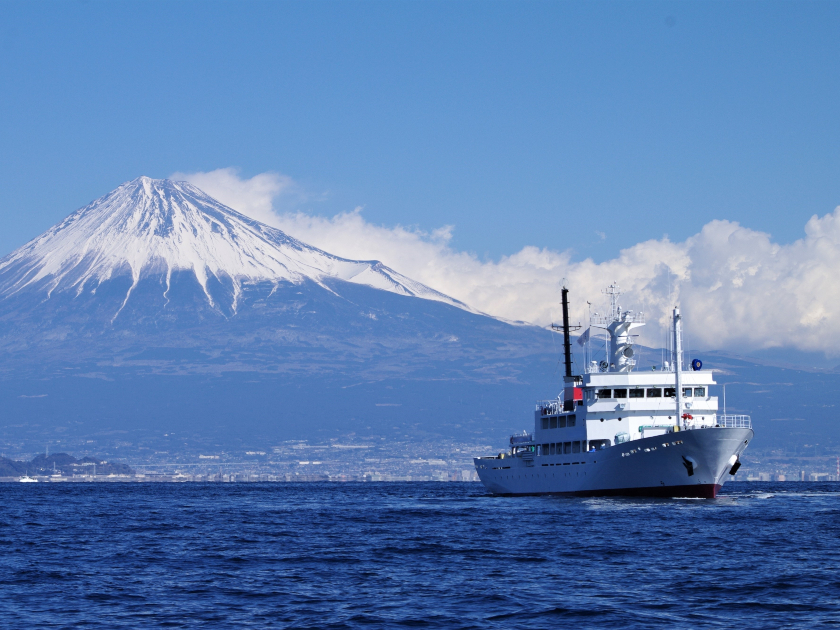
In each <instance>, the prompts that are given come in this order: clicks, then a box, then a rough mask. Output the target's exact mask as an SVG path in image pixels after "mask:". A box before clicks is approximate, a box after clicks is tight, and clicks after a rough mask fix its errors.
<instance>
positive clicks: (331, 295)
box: [0, 177, 559, 439]
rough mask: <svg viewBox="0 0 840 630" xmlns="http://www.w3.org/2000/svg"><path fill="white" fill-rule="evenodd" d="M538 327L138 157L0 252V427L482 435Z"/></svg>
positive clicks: (522, 406)
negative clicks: (356, 256)
mask: <svg viewBox="0 0 840 630" xmlns="http://www.w3.org/2000/svg"><path fill="white" fill-rule="evenodd" d="M550 335H551V333H549V332H547V331H545V330H543V329H540V328H537V327H533V326H527V325H513V324H511V323H507V322H502V321H499V320H497V319H494V318H492V317H489V316H486V315H483V314H481V313H478V312H476V311H474V310H473V309H471V308H470V307H469V306H467V305H465V304H463V303H461V302H459V301H458V300H455V299H453V298H451V297H448V296H446V295H444V294H442V293H440V292H438V291H436V290H434V289H433V288H430V287H427V286H425V285H423V284H422V283H420V282H416V281H414V280H412V279H410V278H407V277H406V276H404V275H402V274H400V273H398V272H397V271H395V270H393V269H391V268H389V267H387V266H386V265H384V264H382V263H381V262H378V261H358V260H347V259H344V258H340V257H338V256H334V255H332V254H329V253H327V252H324V251H322V250H320V249H317V248H315V247H311V246H309V245H307V244H305V243H302V242H300V241H298V240H296V239H295V238H293V237H292V236H289V235H287V234H285V233H283V232H282V231H280V230H277V229H275V228H272V227H269V226H267V225H264V224H262V223H260V222H258V221H255V220H253V219H251V218H249V217H246V216H245V215H242V214H240V213H238V212H236V211H235V210H233V209H231V208H229V207H227V206H225V205H223V204H221V203H219V202H218V201H216V200H215V199H213V198H211V197H209V196H208V195H206V194H205V193H204V192H202V191H201V190H199V189H198V188H196V187H195V186H192V185H191V184H189V183H186V182H176V181H169V180H156V179H150V178H148V177H140V178H138V179H135V180H133V181H130V182H127V183H125V184H123V185H121V186H119V187H118V188H117V189H116V190H114V191H113V192H111V193H109V194H107V195H105V196H104V197H102V198H100V199H97V200H96V201H94V202H92V203H91V204H89V205H87V206H85V207H84V208H81V209H79V210H77V211H76V212H74V213H72V214H71V215H70V216H68V217H67V218H66V219H65V220H64V221H62V222H61V223H59V224H58V225H56V226H54V227H53V228H51V229H50V230H48V231H47V232H45V233H44V234H42V235H41V236H39V237H37V238H35V239H34V240H32V241H31V242H29V243H27V244H26V245H24V246H23V247H21V248H19V249H18V250H16V251H14V252H12V253H11V254H9V255H7V256H5V257H4V258H2V259H0V356H2V361H0V438H2V437H4V436H5V438H7V439H17V438H18V437H21V436H24V435H25V436H29V437H31V438H32V439H43V436H44V435H45V434H52V433H53V432H56V431H57V432H58V433H59V434H62V433H66V434H67V435H71V434H72V435H77V436H83V435H91V434H94V433H97V434H101V433H103V432H105V433H108V432H109V431H110V432H113V431H120V432H128V433H129V434H131V433H137V432H139V433H143V432H144V431H145V432H149V431H151V432H155V431H163V430H167V431H172V430H175V429H176V428H177V429H178V430H191V431H195V432H196V433H215V434H221V433H224V434H236V435H239V436H240V437H241V436H251V437H254V436H257V435H260V436H263V437H264V438H265V439H279V438H280V437H284V436H285V437H312V436H314V435H316V434H317V435H322V434H324V432H326V434H333V433H336V432H339V433H341V432H344V433H346V432H352V431H358V430H361V431H368V432H371V431H372V432H377V431H379V432H380V433H394V432H399V433H401V434H405V435H415V434H418V435H419V434H424V435H425V434H429V435H452V436H455V435H459V436H462V435H465V434H473V435H485V434H487V433H488V431H489V432H491V433H493V434H494V435H495V434H496V432H499V431H500V432H501V433H504V432H506V431H507V430H508V428H509V427H511V426H513V427H516V426H517V425H518V424H519V422H513V423H512V418H511V416H513V417H514V418H515V417H516V416H522V415H525V416H527V415H528V412H527V409H528V408H529V407H530V403H531V402H532V400H533V399H534V398H535V397H538V396H544V395H546V394H548V395H551V394H552V393H554V392H555V391H556V390H557V388H558V387H559V372H558V371H557V369H556V364H557V355H556V353H555V351H554V349H553V344H552V340H551V339H550V338H549V337H550ZM4 421H5V422H4ZM187 427H189V429H187ZM139 433H137V434H138V435H139ZM38 436H40V437H38ZM243 439H244V438H243Z"/></svg>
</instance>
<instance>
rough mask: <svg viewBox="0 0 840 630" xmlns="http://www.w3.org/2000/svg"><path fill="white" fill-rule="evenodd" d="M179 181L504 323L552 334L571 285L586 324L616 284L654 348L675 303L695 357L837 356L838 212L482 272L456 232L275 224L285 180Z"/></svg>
mask: <svg viewBox="0 0 840 630" xmlns="http://www.w3.org/2000/svg"><path fill="white" fill-rule="evenodd" d="M181 177H182V178H185V179H187V180H188V181H191V182H193V183H194V184H196V185H197V186H199V188H202V189H203V190H205V191H206V192H207V193H208V194H210V195H212V196H214V197H216V198H218V199H219V200H220V201H222V202H223V203H226V204H227V205H230V206H231V207H233V208H235V209H237V210H239V211H240V212H243V213H245V214H249V215H251V216H253V217H254V218H256V219H259V220H262V221H265V222H266V223H270V224H271V225H274V226H276V227H279V228H280V229H282V230H284V231H286V232H287V233H289V234H290V235H292V236H294V237H295V238H298V239H300V240H302V241H304V242H306V243H309V244H311V245H314V246H316V247H319V248H321V249H323V250H325V251H328V252H331V253H333V254H336V255H339V256H343V257H346V258H353V259H364V260H370V259H376V260H381V261H382V262H383V263H385V264H386V265H388V266H389V267H392V268H394V269H396V270H397V271H399V272H400V273H403V274H405V275H407V276H409V277H411V278H414V279H415V280H418V281H420V282H423V283H424V284H427V285H429V286H431V287H433V288H435V289H437V290H439V291H442V292H443V293H446V294H448V295H450V296H452V297H454V298H457V299H459V300H462V301H464V302H466V303H467V304H469V305H471V306H472V307H474V308H476V309H478V310H481V311H484V312H486V313H489V314H492V315H495V316H498V317H503V318H506V319H512V320H524V321H530V322H534V323H537V324H541V325H546V324H549V323H550V322H551V321H552V319H553V318H557V317H558V316H559V307H558V305H557V303H558V301H559V298H560V281H561V279H562V278H566V279H567V286H568V287H569V289H570V290H571V292H572V293H571V295H572V300H573V304H572V306H573V317H574V318H575V319H576V320H582V321H585V319H586V312H585V306H586V304H585V303H586V301H587V300H589V301H591V302H592V303H593V310H598V309H599V308H600V307H601V306H602V304H603V296H602V295H601V289H603V288H604V287H606V286H607V285H608V284H610V283H611V282H613V281H615V282H618V284H619V285H620V286H621V288H622V291H623V292H624V293H625V295H626V299H624V300H623V301H622V304H623V306H625V307H626V308H632V309H635V310H644V311H645V312H646V313H647V314H648V322H649V324H648V326H647V327H646V329H647V330H645V333H644V340H645V341H646V342H647V343H652V344H657V345H658V344H661V343H662V340H663V336H664V334H665V333H664V331H665V327H666V326H667V321H668V313H669V312H670V308H671V307H672V306H673V304H675V303H678V302H679V303H680V305H681V307H682V310H683V313H684V315H685V318H686V322H687V329H688V332H689V334H690V335H691V343H692V346H694V347H700V346H704V347H710V348H737V349H755V348H769V347H776V346H788V347H794V348H798V349H800V350H807V351H815V350H816V351H824V352H826V353H827V354H828V355H840V282H838V272H840V208H838V209H836V210H835V211H834V212H833V213H831V214H828V215H825V216H823V217H817V216H814V217H812V218H811V219H810V221H808V223H807V225H806V226H805V236H804V237H803V238H802V239H800V240H798V241H795V242H794V243H791V244H789V245H779V244H777V243H773V242H772V240H771V238H770V235H768V234H765V233H763V232H757V231H754V230H751V229H749V228H746V227H742V226H740V225H739V224H738V223H734V222H731V221H712V222H710V223H708V224H707V225H705V226H704V227H703V229H702V230H701V231H700V233H699V234H696V235H694V236H692V237H691V238H689V239H687V240H686V241H685V242H682V243H672V242H670V241H669V240H668V239H667V237H664V238H662V239H658V240H650V241H646V242H643V243H639V244H637V245H634V246H633V247H630V248H628V249H625V250H622V251H621V252H619V254H618V256H617V257H616V258H614V259H612V260H608V261H605V262H602V263H595V262H594V261H593V260H591V259H586V260H583V261H575V260H573V259H572V258H571V254H570V252H560V251H554V250H550V249H540V248H537V247H525V248H523V249H522V250H521V251H519V252H517V253H515V254H512V255H510V256H503V257H502V258H500V259H499V260H495V261H483V260H479V259H478V258H477V257H476V256H475V255H473V254H470V253H467V252H463V251H458V250H456V249H454V248H453V247H452V246H451V236H452V230H453V227H452V226H443V227H441V228H439V229H438V230H435V231H434V232H431V233H426V232H422V231H419V230H416V229H412V228H407V227H403V226H399V225H398V226H394V227H388V226H379V225H373V224H371V223H368V222H367V221H365V219H364V217H363V216H362V212H361V210H360V209H359V208H357V209H355V210H353V211H352V212H346V213H342V214H339V215H336V216H334V217H321V216H316V215H311V214H305V213H301V212H282V211H281V212H278V210H277V205H276V200H277V199H278V197H280V196H282V195H283V194H284V191H288V190H290V189H292V190H293V189H295V184H294V182H293V181H292V180H290V179H289V178H287V177H284V176H281V175H278V174H274V173H265V174H262V175H257V176H256V177H253V178H251V179H240V178H239V177H238V175H237V172H236V171H235V170H233V169H220V170H217V171H212V172H210V173H194V174H190V175H182V176H181ZM669 287H670V299H669Z"/></svg>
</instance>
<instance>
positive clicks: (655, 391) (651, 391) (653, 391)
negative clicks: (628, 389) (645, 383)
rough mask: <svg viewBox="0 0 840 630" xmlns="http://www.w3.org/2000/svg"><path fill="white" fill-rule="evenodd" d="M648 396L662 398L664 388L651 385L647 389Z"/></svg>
mask: <svg viewBox="0 0 840 630" xmlns="http://www.w3.org/2000/svg"><path fill="white" fill-rule="evenodd" d="M647 397H648V398H662V390H661V389H660V388H659V387H649V388H648V390H647Z"/></svg>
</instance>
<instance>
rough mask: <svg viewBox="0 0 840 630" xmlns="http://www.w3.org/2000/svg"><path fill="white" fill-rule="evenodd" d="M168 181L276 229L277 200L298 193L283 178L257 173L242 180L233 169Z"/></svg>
mask: <svg viewBox="0 0 840 630" xmlns="http://www.w3.org/2000/svg"><path fill="white" fill-rule="evenodd" d="M169 179H172V180H176V181H186V182H190V183H191V184H193V185H194V186H197V187H198V188H200V189H201V190H203V191H204V192H206V193H207V194H208V195H210V196H211V197H213V198H214V199H218V200H219V201H221V202H222V203H223V204H225V205H227V206H230V207H231V208H233V209H234V210H238V211H239V212H241V213H242V214H246V215H248V216H249V217H252V218H254V219H256V220H257V221H262V222H263V223H266V224H268V225H273V226H275V227H277V220H278V215H277V213H276V211H275V207H276V203H277V200H278V199H279V198H280V197H281V196H288V195H290V194H292V195H294V194H298V191H299V188H298V186H297V185H296V184H295V183H294V181H292V178H291V177H287V176H286V175H281V174H279V173H260V174H259V175H255V176H254V177H252V178H250V179H244V178H241V177H239V170H238V169H235V168H219V169H216V170H215V171H209V172H207V173H180V172H179V173H173V174H172V175H170V176H169Z"/></svg>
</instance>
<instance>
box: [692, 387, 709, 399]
mask: <svg viewBox="0 0 840 630" xmlns="http://www.w3.org/2000/svg"><path fill="white" fill-rule="evenodd" d="M694 395H695V396H702V397H703V398H705V397H706V388H705V387H695V388H694Z"/></svg>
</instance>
